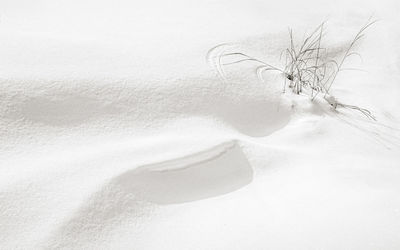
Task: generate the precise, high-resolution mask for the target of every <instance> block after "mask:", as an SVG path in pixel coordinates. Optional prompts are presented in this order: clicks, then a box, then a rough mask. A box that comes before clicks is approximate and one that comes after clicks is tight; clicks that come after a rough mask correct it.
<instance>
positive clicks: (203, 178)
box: [112, 142, 253, 204]
mask: <svg viewBox="0 0 400 250" xmlns="http://www.w3.org/2000/svg"><path fill="white" fill-rule="evenodd" d="M252 179H253V170H252V168H251V166H250V164H249V162H248V160H247V158H246V156H245V155H244V153H243V151H242V150H241V148H240V147H239V146H238V145H237V143H236V142H230V143H223V144H220V145H218V146H216V147H213V148H211V149H209V150H207V151H203V152H200V153H197V154H194V155H190V156H187V157H183V158H179V159H175V160H171V161H167V162H163V163H158V164H153V165H148V166H142V167H139V168H137V169H134V170H130V171H127V172H125V173H123V174H121V175H119V176H118V177H116V178H115V179H113V181H112V184H113V185H117V186H119V187H120V188H121V189H122V190H123V191H124V192H128V193H133V194H135V196H136V197H137V198H139V199H140V200H144V201H149V202H152V203H156V204H173V203H183V202H189V201H196V200H200V199H205V198H210V197H215V196H218V195H222V194H226V193H229V192H232V191H235V190H237V189H239V188H241V187H243V186H245V185H247V184H249V183H250V182H251V181H252Z"/></svg>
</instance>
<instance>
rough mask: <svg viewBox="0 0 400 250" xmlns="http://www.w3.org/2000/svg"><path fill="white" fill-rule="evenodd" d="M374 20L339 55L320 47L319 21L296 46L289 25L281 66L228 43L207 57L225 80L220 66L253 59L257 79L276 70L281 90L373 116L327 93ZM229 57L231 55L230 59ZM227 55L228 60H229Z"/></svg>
mask: <svg viewBox="0 0 400 250" xmlns="http://www.w3.org/2000/svg"><path fill="white" fill-rule="evenodd" d="M375 22H376V21H372V20H371V18H370V19H368V21H367V23H366V24H365V25H364V26H362V27H361V29H360V30H359V31H358V33H357V34H356V35H355V37H354V38H353V40H352V41H351V43H350V44H349V45H348V47H347V49H346V50H345V52H344V54H343V56H342V58H341V59H340V60H337V58H330V57H329V56H328V53H327V50H326V48H323V47H321V44H322V40H323V37H324V32H325V22H323V23H322V24H320V25H319V26H318V27H317V28H316V29H315V30H314V31H313V32H311V33H310V34H309V35H308V36H306V37H305V38H304V40H303V41H302V43H301V44H300V45H298V46H296V44H295V39H294V36H293V31H292V29H289V41H290V44H289V47H288V48H287V49H286V50H285V51H283V52H282V54H281V57H282V55H283V54H284V55H285V64H284V67H283V68H279V67H276V66H274V65H271V64H269V63H266V62H264V61H262V60H259V59H257V58H254V57H251V56H249V55H247V54H245V53H242V52H227V51H229V49H228V48H229V45H228V44H221V45H218V46H216V47H214V48H212V49H210V50H209V52H208V53H207V59H208V61H209V62H210V63H211V64H212V65H213V66H214V68H215V69H216V70H217V72H218V73H219V75H220V76H221V77H222V78H223V79H224V80H226V74H225V72H224V67H225V66H228V65H232V64H237V63H242V62H254V63H256V64H257V67H256V73H257V76H258V77H259V79H261V80H263V81H264V77H263V76H264V74H265V73H266V72H269V71H277V72H279V73H281V74H283V76H284V84H283V91H284V92H285V91H286V88H289V89H291V90H292V91H293V92H294V93H296V94H300V93H305V94H307V95H309V96H310V98H311V99H312V100H314V99H315V98H316V97H317V96H318V95H319V94H323V98H324V99H325V100H326V101H327V102H328V103H329V104H330V105H331V106H332V107H333V108H334V109H336V108H337V107H343V108H348V109H353V110H357V111H359V112H361V113H362V114H363V115H365V116H366V117H368V118H370V119H373V120H375V117H374V116H373V115H372V114H371V112H370V111H368V110H366V109H363V108H360V107H357V106H353V105H347V104H343V103H340V102H338V101H337V100H336V98H335V97H333V96H332V95H331V94H330V89H331V87H332V85H333V83H334V82H335V79H336V77H337V75H338V73H339V72H341V71H343V70H351V69H350V68H344V67H343V65H344V63H345V61H346V60H347V59H348V58H350V57H352V56H359V57H361V56H360V54H358V53H357V52H356V51H354V47H355V45H356V44H357V43H358V42H359V41H360V40H361V38H363V37H364V32H365V30H366V29H368V28H369V27H370V26H371V25H373V24H374V23H375ZM232 58H233V59H234V60H233V61H232ZM229 59H231V61H229Z"/></svg>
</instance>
